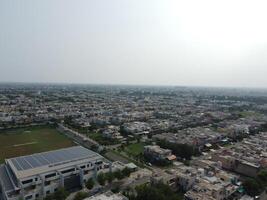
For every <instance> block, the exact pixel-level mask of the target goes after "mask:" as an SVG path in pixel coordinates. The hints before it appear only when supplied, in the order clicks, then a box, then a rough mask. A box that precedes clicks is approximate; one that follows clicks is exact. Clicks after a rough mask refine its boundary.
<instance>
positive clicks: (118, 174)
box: [114, 170, 123, 180]
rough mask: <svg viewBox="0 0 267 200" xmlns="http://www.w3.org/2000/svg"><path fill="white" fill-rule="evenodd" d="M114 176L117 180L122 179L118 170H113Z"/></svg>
mask: <svg viewBox="0 0 267 200" xmlns="http://www.w3.org/2000/svg"><path fill="white" fill-rule="evenodd" d="M114 176H115V178H117V179H119V180H121V179H123V174H122V172H121V171H120V170H117V171H115V172H114Z"/></svg>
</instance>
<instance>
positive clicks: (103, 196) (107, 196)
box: [84, 191, 128, 200]
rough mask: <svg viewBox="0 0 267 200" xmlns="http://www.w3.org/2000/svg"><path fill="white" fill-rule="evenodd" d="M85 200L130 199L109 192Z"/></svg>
mask: <svg viewBox="0 0 267 200" xmlns="http://www.w3.org/2000/svg"><path fill="white" fill-rule="evenodd" d="M84 200H128V198H127V197H125V196H123V195H122V194H114V193H112V192H111V191H109V192H106V193H103V194H98V195H95V196H91V197H88V198H86V199H84Z"/></svg>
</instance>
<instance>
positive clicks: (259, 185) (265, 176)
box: [243, 170, 267, 197]
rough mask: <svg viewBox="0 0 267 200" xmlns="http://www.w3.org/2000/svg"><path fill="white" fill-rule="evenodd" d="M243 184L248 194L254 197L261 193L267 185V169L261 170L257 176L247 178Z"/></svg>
mask: <svg viewBox="0 0 267 200" xmlns="http://www.w3.org/2000/svg"><path fill="white" fill-rule="evenodd" d="M243 186H244V189H245V191H246V193H247V194H248V195H250V196H252V197H254V196H256V195H259V194H260V193H262V192H263V191H264V189H265V188H266V187H267V171H266V170H261V171H260V172H259V173H258V175H257V177H256V178H247V179H246V180H245V181H244V183H243Z"/></svg>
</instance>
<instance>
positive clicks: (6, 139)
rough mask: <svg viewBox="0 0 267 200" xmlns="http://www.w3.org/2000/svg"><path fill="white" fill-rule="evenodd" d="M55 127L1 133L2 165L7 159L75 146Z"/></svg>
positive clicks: (0, 152)
mask: <svg viewBox="0 0 267 200" xmlns="http://www.w3.org/2000/svg"><path fill="white" fill-rule="evenodd" d="M74 145H75V144H74V143H73V142H72V141H71V140H70V139H68V138H67V137H66V136H65V135H63V134H61V133H59V132H58V131H57V130H56V129H55V128H54V127H50V126H38V127H29V128H19V129H12V130H4V131H0V163H3V162H4V160H5V158H12V157H17V156H23V155H29V154H33V153H39V152H44V151H50V150H55V149H60V148H66V147H70V146H74Z"/></svg>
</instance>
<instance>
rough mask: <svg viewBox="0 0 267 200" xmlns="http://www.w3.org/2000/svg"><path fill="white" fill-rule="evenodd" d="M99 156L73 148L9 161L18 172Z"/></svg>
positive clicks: (79, 148) (80, 147)
mask: <svg viewBox="0 0 267 200" xmlns="http://www.w3.org/2000/svg"><path fill="white" fill-rule="evenodd" d="M94 157H99V158H101V156H100V155H99V154H97V153H95V152H93V151H91V150H88V149H86V148H84V147H82V146H75V147H70V148H66V149H60V150H55V151H50V152H44V153H38V154H33V155H29V156H22V157H17V158H12V159H10V161H11V162H12V163H13V164H14V166H15V167H16V169H17V170H18V171H22V170H27V169H32V168H36V167H40V166H45V165H53V164H57V163H63V162H69V161H73V160H78V159H83V158H94Z"/></svg>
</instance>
